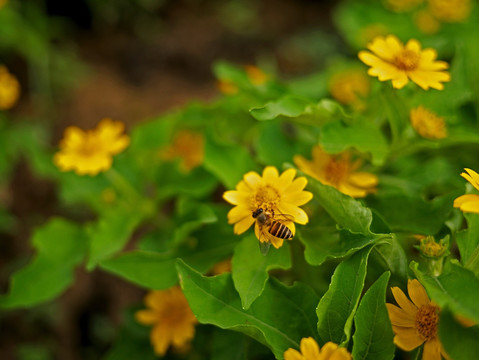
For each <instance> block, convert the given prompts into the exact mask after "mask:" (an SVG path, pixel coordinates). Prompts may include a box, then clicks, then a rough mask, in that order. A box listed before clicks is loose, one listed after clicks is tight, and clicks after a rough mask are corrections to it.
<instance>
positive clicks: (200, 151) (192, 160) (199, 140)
mask: <svg viewBox="0 0 479 360" xmlns="http://www.w3.org/2000/svg"><path fill="white" fill-rule="evenodd" d="M204 148H205V139H204V138H203V135H202V134H201V133H196V132H193V131H187V130H182V131H179V132H178V134H176V136H175V138H174V140H173V144H172V145H171V146H170V147H168V148H167V149H166V150H165V151H163V157H164V158H165V159H173V158H176V157H179V158H181V162H180V167H181V170H182V171H184V172H188V171H191V170H192V169H194V168H195V167H197V166H199V165H201V164H202V163H203V159H204V157H205V149H204Z"/></svg>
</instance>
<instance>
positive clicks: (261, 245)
mask: <svg viewBox="0 0 479 360" xmlns="http://www.w3.org/2000/svg"><path fill="white" fill-rule="evenodd" d="M270 247H271V243H270V242H261V241H260V242H259V250H260V251H261V254H263V256H266V255H268V252H269V248H270Z"/></svg>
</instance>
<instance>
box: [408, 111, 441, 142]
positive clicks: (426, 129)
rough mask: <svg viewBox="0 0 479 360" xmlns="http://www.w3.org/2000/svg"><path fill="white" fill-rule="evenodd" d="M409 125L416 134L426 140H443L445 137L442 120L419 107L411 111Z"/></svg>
mask: <svg viewBox="0 0 479 360" xmlns="http://www.w3.org/2000/svg"><path fill="white" fill-rule="evenodd" d="M410 119H411V125H412V127H413V128H414V130H416V132H417V133H418V134H419V135H421V136H422V137H424V138H427V139H444V138H445V137H446V136H447V128H446V123H445V122H444V118H442V117H440V116H437V115H436V114H434V113H433V112H432V111H429V110H428V109H425V108H423V107H422V106H419V107H417V108H415V109H411V113H410Z"/></svg>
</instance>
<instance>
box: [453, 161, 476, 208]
mask: <svg viewBox="0 0 479 360" xmlns="http://www.w3.org/2000/svg"><path fill="white" fill-rule="evenodd" d="M464 170H466V172H465V173H464V172H463V173H462V174H461V176H462V177H463V178H464V179H466V180H467V181H469V182H470V183H471V184H472V186H474V187H475V188H476V190H479V174H478V173H477V172H475V171H474V170H471V169H464ZM454 207H456V208H459V209H461V210H462V211H464V212H470V213H476V214H479V195H475V194H466V195H462V196H459V197H458V198H457V199H456V200H454Z"/></svg>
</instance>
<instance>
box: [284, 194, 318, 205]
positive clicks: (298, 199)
mask: <svg viewBox="0 0 479 360" xmlns="http://www.w3.org/2000/svg"><path fill="white" fill-rule="evenodd" d="M312 198H313V194H312V193H310V192H309V191H297V192H294V193H286V194H285V195H284V196H283V197H282V200H284V201H285V202H287V203H289V204H291V205H295V206H301V205H304V204H306V203H307V202H309V201H310V200H311V199H312Z"/></svg>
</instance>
